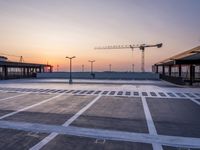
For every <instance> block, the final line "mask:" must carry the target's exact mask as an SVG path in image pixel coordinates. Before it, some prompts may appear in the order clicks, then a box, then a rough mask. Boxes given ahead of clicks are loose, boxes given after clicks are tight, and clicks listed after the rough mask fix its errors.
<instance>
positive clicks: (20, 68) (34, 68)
mask: <svg viewBox="0 0 200 150" xmlns="http://www.w3.org/2000/svg"><path fill="white" fill-rule="evenodd" d="M38 72H52V66H51V65H45V64H33V63H22V62H11V61H1V60H0V80H4V79H17V78H31V77H36V73H38Z"/></svg>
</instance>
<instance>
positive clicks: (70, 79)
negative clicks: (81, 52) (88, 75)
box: [66, 56, 76, 84]
mask: <svg viewBox="0 0 200 150" xmlns="http://www.w3.org/2000/svg"><path fill="white" fill-rule="evenodd" d="M66 58H68V59H69V68H70V69H69V84H72V59H73V58H76V57H75V56H73V57H68V56H67V57H66Z"/></svg>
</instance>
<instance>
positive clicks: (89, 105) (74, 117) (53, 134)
mask: <svg viewBox="0 0 200 150" xmlns="http://www.w3.org/2000/svg"><path fill="white" fill-rule="evenodd" d="M100 97H101V95H99V96H97V97H96V98H95V99H94V100H92V101H91V102H90V103H89V104H88V105H86V106H85V107H83V108H82V109H81V110H79V111H78V112H77V113H76V114H75V115H74V116H72V117H71V118H70V119H68V120H67V121H66V122H65V123H64V124H63V125H62V126H64V127H68V126H69V125H70V124H71V123H72V122H73V121H74V120H76V119H77V118H78V117H79V116H80V115H81V114H82V113H84V112H85V111H86V110H87V109H88V108H90V107H91V106H92V105H93V104H94V103H95V102H96V101H97V100H99V99H100ZM57 135H58V133H56V132H53V133H51V134H50V135H48V136H47V137H45V138H44V139H43V140H42V141H40V142H39V143H37V144H36V145H35V146H33V147H32V148H30V150H39V149H41V148H42V147H43V146H45V145H46V144H48V143H49V142H50V141H51V140H53V139H54V138H55V137H56V136H57Z"/></svg>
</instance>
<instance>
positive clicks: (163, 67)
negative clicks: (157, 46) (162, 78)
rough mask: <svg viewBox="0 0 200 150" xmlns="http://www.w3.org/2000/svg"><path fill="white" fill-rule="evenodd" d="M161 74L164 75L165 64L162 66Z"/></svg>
mask: <svg viewBox="0 0 200 150" xmlns="http://www.w3.org/2000/svg"><path fill="white" fill-rule="evenodd" d="M162 74H163V75H165V66H164V65H163V66H162Z"/></svg>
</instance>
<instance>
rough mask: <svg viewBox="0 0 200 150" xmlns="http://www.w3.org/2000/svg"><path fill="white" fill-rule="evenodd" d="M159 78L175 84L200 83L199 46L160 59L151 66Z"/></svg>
mask: <svg viewBox="0 0 200 150" xmlns="http://www.w3.org/2000/svg"><path fill="white" fill-rule="evenodd" d="M153 71H154V72H156V73H159V74H160V78H161V79H163V80H167V81H170V82H173V83H176V84H187V83H189V84H190V85H193V84H194V83H198V84H199V83H200V46H198V47H195V48H193V49H190V50H187V51H185V52H183V53H180V54H178V55H175V56H172V57H170V58H167V59H165V60H163V61H160V62H158V63H156V64H154V66H153Z"/></svg>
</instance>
